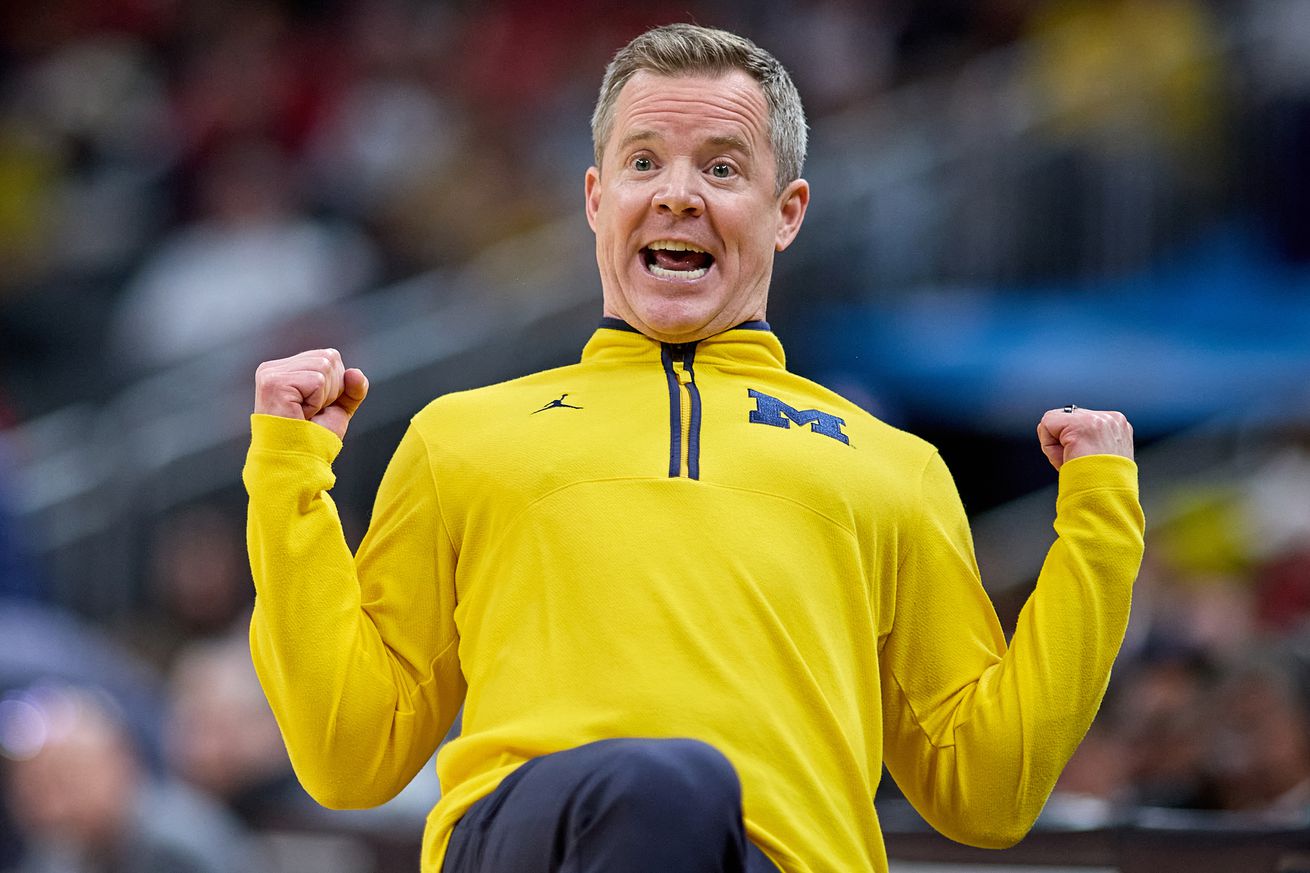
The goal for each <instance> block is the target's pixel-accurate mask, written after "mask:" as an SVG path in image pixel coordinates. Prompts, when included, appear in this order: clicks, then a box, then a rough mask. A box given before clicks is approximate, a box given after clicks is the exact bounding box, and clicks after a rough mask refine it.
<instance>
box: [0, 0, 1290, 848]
mask: <svg viewBox="0 0 1310 873" xmlns="http://www.w3.org/2000/svg"><path fill="white" fill-rule="evenodd" d="M670 21H695V22H697V23H701V24H707V25H714V26H721V27H726V28H729V29H732V30H736V31H738V32H740V33H743V34H745V35H747V36H749V37H751V38H753V39H754V40H756V41H757V42H758V43H760V44H761V45H763V46H765V47H766V48H768V49H770V50H771V51H773V52H774V53H775V54H777V55H778V56H779V58H781V60H782V61H783V62H784V63H785V64H786V65H787V66H788V67H789V69H791V71H792V72H793V75H794V77H795V79H796V82H797V85H798V86H799V88H800V91H801V93H802V96H803V98H804V100H805V103H806V107H807V111H808V113H809V116H810V121H811V127H812V132H811V142H812V148H811V155H810V158H809V162H808V164H807V167H806V173H805V175H806V177H807V178H808V179H809V180H810V182H811V184H812V186H813V192H814V194H813V203H812V206H811V209H810V214H809V216H808V218H807V221H806V226H805V228H804V231H803V232H802V234H801V236H800V238H799V240H798V241H797V243H796V245H794V246H793V248H792V249H790V250H789V251H788V252H787V253H785V254H784V255H782V256H781V257H780V259H779V262H778V267H777V271H776V277H775V284H774V291H773V298H772V304H771V307H770V313H769V319H770V322H771V323H772V324H773V326H774V329H775V331H776V332H777V333H778V334H779V336H780V337H781V339H782V340H783V342H784V344H785V345H786V347H787V350H788V356H789V363H790V365H791V367H792V369H794V370H796V371H798V372H800V373H802V374H804V375H807V376H810V377H812V378H815V379H818V380H819V381H821V382H824V383H825V384H828V385H830V386H831V387H833V388H835V389H837V390H839V391H840V392H842V393H844V394H846V395H847V396H849V397H851V398H852V399H854V400H857V401H858V402H860V403H861V404H862V405H864V406H866V407H867V408H869V409H870V410H871V411H873V412H874V413H875V414H877V415H879V416H880V417H882V418H884V419H886V420H888V421H890V422H891V423H893V424H895V425H897V426H900V427H903V428H906V429H908V430H911V431H913V432H915V433H919V434H921V435H923V436H925V437H926V438H928V439H930V440H932V441H933V442H935V443H936V444H937V445H939V446H940V447H941V449H942V453H943V455H944V457H945V458H946V460H947V462H948V464H949V465H950V466H951V468H952V470H953V471H954V473H955V475H956V477H957V480H958V483H959V485H960V488H961V493H962V495H963V497H964V499H965V503H966V506H967V508H968V509H969V511H970V513H971V515H972V516H973V519H974V524H975V534H976V539H977V547H978V551H979V560H980V563H981V565H982V567H983V572H984V580H985V582H986V584H987V586H988V589H989V592H990V593H991V594H992V596H993V599H994V601H995V603H996V605H997V609H998V611H999V612H1000V614H1001V616H1002V619H1003V622H1005V623H1007V625H1012V623H1013V621H1014V618H1015V616H1016V614H1017V610H1018V608H1019V607H1020V606H1021V605H1022V603H1023V601H1024V599H1025V598H1026V596H1027V595H1028V593H1029V592H1030V591H1031V588H1032V585H1033V583H1034V580H1035V578H1036V574H1037V570H1038V568H1039V567H1040V564H1041V560H1042V556H1043V555H1044V553H1045V550H1046V548H1047V547H1048V546H1049V545H1050V542H1051V540H1052V537H1053V534H1052V531H1051V527H1050V522H1051V520H1052V517H1053V514H1054V474H1053V473H1052V472H1051V470H1050V469H1049V467H1048V466H1047V464H1046V461H1045V459H1044V458H1043V457H1042V455H1041V453H1040V451H1039V450H1038V448H1037V445H1036V440H1035V438H1034V430H1035V426H1036V422H1037V420H1038V418H1039V417H1040V415H1041V413H1042V411H1043V410H1045V409H1047V408H1051V407H1054V406H1061V405H1064V404H1065V403H1070V402H1073V403H1077V404H1078V405H1080V406H1085V407H1093V408H1098V407H1099V408H1117V409H1121V410H1123V411H1124V412H1125V413H1126V414H1127V415H1128V416H1129V418H1130V419H1131V420H1132V421H1133V423H1134V425H1135V427H1136V431H1137V435H1138V438H1139V461H1140V462H1141V466H1142V482H1143V501H1144V504H1145V506H1146V509H1147V515H1148V521H1149V533H1148V553H1147V560H1146V565H1145V567H1144V568H1143V571H1142V575H1141V578H1140V580H1139V582H1138V586H1137V589H1136V599H1135V611H1134V616H1133V620H1132V626H1131V628H1130V632H1129V638H1128V640H1127V642H1126V644H1125V649H1124V653H1123V655H1122V657H1121V659H1120V661H1119V664H1118V666H1117V668H1116V672H1115V676H1114V679H1113V681H1112V683H1111V688H1110V691H1109V694H1108V696H1107V698H1106V703H1105V705H1104V707H1103V710H1102V713H1101V716H1100V717H1099V718H1098V720H1097V722H1096V724H1095V725H1094V726H1093V728H1092V731H1091V733H1090V734H1089V736H1088V738H1087V740H1086V742H1085V743H1084V744H1083V746H1082V748H1081V749H1080V751H1079V752H1078V754H1077V756H1076V757H1075V759H1074V761H1073V762H1072V763H1071V765H1070V767H1069V768H1068V770H1067V771H1066V773H1065V775H1064V778H1063V781H1062V783H1061V786H1060V790H1059V791H1058V792H1057V794H1056V796H1055V797H1054V798H1053V799H1052V802H1051V803H1050V804H1049V805H1048V807H1047V810H1046V812H1045V813H1044V814H1043V818H1042V820H1041V821H1040V822H1039V826H1038V829H1037V831H1035V832H1034V834H1033V835H1032V836H1030V837H1029V838H1028V839H1027V840H1026V841H1025V842H1024V843H1023V844H1021V845H1020V846H1019V847H1017V848H1016V849H1013V850H1008V851H1006V852H1001V853H982V852H973V851H969V850H965V849H963V848H959V847H953V846H952V845H950V844H948V843H946V842H945V841H944V840H941V839H940V838H937V837H935V836H934V835H932V834H931V833H929V832H928V831H927V830H926V827H925V826H924V825H923V824H922V823H921V822H919V821H918V819H917V817H916V816H914V814H913V812H912V811H911V810H909V809H908V808H907V806H906V805H905V804H904V802H903V801H901V800H900V799H899V798H898V797H897V796H896V793H895V787H894V785H892V784H891V783H890V780H887V784H886V785H885V794H884V795H880V797H879V807H880V811H881V814H882V817H883V823H884V826H885V828H886V830H887V831H888V844H889V848H890V850H891V852H892V854H893V856H894V858H896V859H897V860H896V861H895V865H896V866H894V869H895V870H898V871H904V873H910V871H930V870H931V871H947V870H965V869H974V867H975V866H976V865H989V866H987V867H985V869H991V870H997V871H999V870H1001V869H1003V868H1005V867H1012V868H1013V869H1015V870H1026V871H1030V873H1035V871H1037V870H1039V869H1043V870H1051V869H1055V868H1056V865H1057V864H1058V865H1061V866H1060V869H1079V870H1102V871H1107V870H1123V871H1136V870H1151V871H1168V870H1174V869H1178V870H1183V869H1186V870H1188V871H1189V873H1194V871H1198V870H1200V871H1222V870H1234V871H1238V870H1240V871H1244V873H1245V871H1258V870H1271V871H1272V870H1275V869H1278V870H1283V871H1291V870H1310V859H1308V858H1307V855H1310V623H1307V616H1308V615H1310V214H1307V210H1306V206H1305V204H1306V202H1307V195H1310V161H1308V160H1307V155H1308V154H1310V2H1306V0H919V2H912V0H883V2H857V0H809V2H794V3H793V2H781V0H759V2H753V3H749V4H747V3H745V2H727V0H722V2H678V3H673V2H666V0H651V2H647V3H643V4H632V3H618V2H613V0H578V2H571V3H563V2H554V0H500V2H486V3H477V2H470V0H463V2H459V0H447V2H438V0H422V2H420V0H353V2H352V0H281V2H275V0H41V2H37V3H26V4H18V3H11V4H4V5H3V6H2V7H0V789H2V791H0V871H23V873H29V871H46V873H53V871H68V873H72V871H91V870H114V871H147V870H148V871H164V870H169V871H173V870H176V871H192V870H195V871H228V870H233V871H235V870H242V871H268V873H298V871H310V870H313V871H326V873H390V871H403V870H413V869H416V858H417V845H418V839H419V834H420V831H421V827H422V818H423V816H424V814H425V813H426V811H427V810H428V809H429V808H430V806H431V804H432V803H433V802H434V800H435V798H436V796H437V791H438V787H437V786H436V784H435V777H434V776H433V775H432V773H431V772H430V771H429V772H427V773H425V774H424V775H422V776H420V777H419V779H418V780H416V783H415V784H414V785H413V786H411V787H410V789H407V791H406V792H405V793H404V794H402V795H401V796H400V797H399V798H398V799H397V800H396V801H393V802H392V803H391V804H389V805H388V806H386V807H383V808H382V809H379V810H375V811H370V812H356V813H349V812H345V813H329V812H327V811H325V810H320V809H318V808H317V807H316V806H314V805H313V803H312V802H311V801H310V800H309V799H308V798H307V797H306V796H305V795H304V794H303V793H302V792H301V791H300V789H299V788H298V786H297V785H296V783H295V780H294V777H293V776H292V775H291V773H290V770H289V765H288V764H287V761H286V757H285V753H284V752H283V751H282V748H281V742H280V738H279V736H278V733H277V728H276V725H274V724H273V723H272V720H271V719H272V717H271V714H270V713H269V712H268V709H267V706H266V704H265V703H264V701H263V697H262V695H261V693H260V690H259V687H258V685H257V683H256V681H255V678H254V674H253V670H252V669H251V667H250V664H249V652H248V649H247V648H246V642H245V638H244V633H245V627H246V621H247V616H248V610H249V608H250V604H251V600H252V596H253V592H252V585H251V581H250V577H249V570H248V568H247V567H246V565H245V557H244V541H243V518H244V493H243V491H242V490H241V486H240V480H239V471H240V467H241V464H242V459H243V453H244V448H245V444H246V441H247V437H248V413H249V411H250V407H251V403H252V393H253V392H252V374H253V371H254V368H255V366H256V365H257V364H258V363H259V361H261V360H264V359H266V358H271V357H284V356H287V355H290V354H293V353H295V352H297V351H299V350H301V349H303V348H308V347H321V346H334V347H337V348H340V349H341V350H342V351H343V354H344V355H345V357H346V359H347V361H348V362H349V364H350V365H354V366H359V367H361V368H362V369H363V370H364V371H365V372H366V373H368V375H369V376H370V379H371V381H372V392H371V394H370V397H369V400H368V402H367V403H366V404H365V405H364V407H363V409H362V411H361V412H360V413H359V415H358V416H357V418H356V421H355V423H353V424H352V426H351V433H350V439H349V440H348V443H347V448H346V450H345V452H344V453H343V455H342V457H341V459H340V460H339V462H338V465H337V469H338V486H337V488H336V490H335V491H334V496H335V497H336V499H337V501H338V504H339V505H340V507H341V509H342V513H343V517H344V519H345V524H346V527H347V534H348V537H349V538H350V539H351V540H352V542H357V541H358V539H359V537H360V536H361V534H362V532H363V529H364V527H365V526H366V524H367V519H368V513H369V507H370V502H371V496H372V492H373V490H374V489H375V487H376V485H377V482H378V479H379V478H380V476H381V471H382V469H383V466H384V465H385V463H386V460H387V458H388V457H389V456H390V453H391V451H392V449H393V448H394V446H395V443H396V441H397V440H398V439H399V436H400V433H401V432H402V430H403V428H404V425H405V423H406V421H407V420H408V417H409V416H410V415H412V414H413V413H414V412H416V411H417V410H418V409H419V408H421V407H422V406H423V405H424V404H425V403H426V402H427V401H428V400H430V399H431V398H432V397H434V396H436V395H437V394H440V393H443V392H445V391H450V390H455V389H459V388H465V387H471V386H474V385H480V384H486V383H488V382H492V381H498V380H501V379H505V378H510V377H513V376H518V375H521V374H524V373H526V372H530V371H532V370H535V369H539V368H541V367H546V366H554V365H557V364H561V363H566V362H569V361H573V360H576V358H577V355H578V352H579V350H580V348H581V346H582V344H583V343H584V342H585V340H586V338H587V337H588V335H589V334H590V332H591V330H592V329H593V327H594V325H595V320H596V318H597V317H598V315H599V299H600V290H599V283H598V280H597V278H596V275H595V265H594V261H593V255H592V252H593V249H592V243H591V239H590V233H589V231H588V229H587V226H586V223H585V220H584V217H583V212H582V175H583V171H584V170H585V169H586V167H587V166H588V164H589V163H590V155H591V144H590V133H589V128H588V117H589V114H590V111H591V107H592V103H593V101H594V99H595V93H596V90H597V89H598V86H599V81H600V76H601V72H602V70H603V68H604V65H605V63H606V62H607V60H608V58H609V57H610V56H611V55H612V54H613V52H614V51H615V50H617V49H618V48H619V47H620V46H621V45H623V44H624V43H625V42H626V41H627V40H628V39H630V38H631V37H632V36H634V35H636V34H637V33H638V32H640V31H641V30H643V29H644V28H646V27H647V26H650V25H654V24H659V23H666V22H670Z"/></svg>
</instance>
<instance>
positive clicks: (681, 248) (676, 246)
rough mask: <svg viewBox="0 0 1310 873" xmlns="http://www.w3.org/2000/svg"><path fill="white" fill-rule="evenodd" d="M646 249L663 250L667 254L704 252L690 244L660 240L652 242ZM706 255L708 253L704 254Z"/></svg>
mask: <svg viewBox="0 0 1310 873" xmlns="http://www.w3.org/2000/svg"><path fill="white" fill-rule="evenodd" d="M646 248H648V249H663V250H664V251H667V252H705V249H703V248H701V247H700V246H694V245H692V244H691V243H685V242H676V241H674V240H668V239H662V240H660V241H659V242H653V243H651V244H650V245H648V246H646ZM705 253H706V254H708V252H705Z"/></svg>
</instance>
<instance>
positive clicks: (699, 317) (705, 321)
mask: <svg viewBox="0 0 1310 873" xmlns="http://www.w3.org/2000/svg"><path fill="white" fill-rule="evenodd" d="M634 309H635V312H636V315H637V317H638V318H639V319H640V320H641V324H640V325H633V326H634V327H641V326H645V328H646V329H647V330H649V331H651V332H652V333H653V334H654V335H655V338H656V339H660V340H664V341H666V342H691V341H692V340H699V339H704V338H705V337H707V336H709V335H710V334H712V333H715V332H716V328H715V325H714V322H715V321H716V320H717V319H716V316H717V315H718V313H715V312H705V311H704V310H703V309H701V308H699V307H688V306H680V305H677V304H676V303H673V304H670V303H667V302H665V303H661V304H660V305H655V306H638V307H634ZM717 330H722V328H717Z"/></svg>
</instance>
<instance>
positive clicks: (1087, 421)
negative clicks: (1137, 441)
mask: <svg viewBox="0 0 1310 873" xmlns="http://www.w3.org/2000/svg"><path fill="white" fill-rule="evenodd" d="M1066 410H1068V411H1066ZM1037 439H1039V440H1041V443H1042V452H1043V453H1045V455H1046V459H1047V460H1048V461H1050V462H1051V466H1053V467H1055V469H1057V470H1058V469H1060V467H1061V466H1062V465H1063V464H1064V462H1065V461H1070V460H1073V459H1074V458H1081V457H1082V456H1083V455H1122V456H1123V457H1125V458H1129V459H1131V458H1132V456H1133V426H1132V425H1131V424H1129V423H1128V419H1126V418H1124V417H1123V413H1120V412H1102V411H1100V410H1096V409H1079V408H1078V407H1076V406H1070V407H1065V408H1064V409H1052V410H1050V411H1049V412H1047V413H1046V414H1045V415H1043V416H1042V420H1041V421H1040V422H1039V423H1038V425H1037Z"/></svg>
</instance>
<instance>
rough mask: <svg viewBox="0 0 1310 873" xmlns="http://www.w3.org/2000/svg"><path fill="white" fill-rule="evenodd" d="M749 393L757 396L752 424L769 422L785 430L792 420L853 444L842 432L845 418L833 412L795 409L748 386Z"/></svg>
mask: <svg viewBox="0 0 1310 873" xmlns="http://www.w3.org/2000/svg"><path fill="white" fill-rule="evenodd" d="M747 393H749V394H750V396H751V397H754V398H755V409H753V410H752V411H751V423H752V424H767V425H769V426H771V427H780V428H783V429H784V430H785V429H787V428H789V427H791V424H792V422H795V423H796V424H798V425H802V424H808V425H809V426H810V430H812V431H814V432H815V433H821V434H823V435H824V436H830V437H832V438H833V439H835V440H837V442H839V443H845V444H846V445H848V446H849V445H850V444H851V441H850V439H848V438H847V436H846V434H844V433H842V432H841V426H842V425H843V424H845V423H846V419H844V418H838V417H837V416H835V415H833V414H832V413H831V412H820V411H819V410H817V409H795V408H793V407H791V406H788V405H787V404H786V403H783V402H782V401H781V400H779V399H778V398H776V397H770V396H769V395H767V394H761V393H760V392H759V391H756V390H755V389H754V388H748V389H747ZM789 419H790V421H789Z"/></svg>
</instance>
